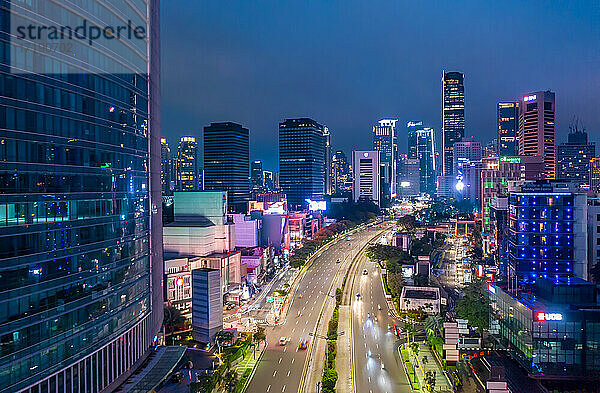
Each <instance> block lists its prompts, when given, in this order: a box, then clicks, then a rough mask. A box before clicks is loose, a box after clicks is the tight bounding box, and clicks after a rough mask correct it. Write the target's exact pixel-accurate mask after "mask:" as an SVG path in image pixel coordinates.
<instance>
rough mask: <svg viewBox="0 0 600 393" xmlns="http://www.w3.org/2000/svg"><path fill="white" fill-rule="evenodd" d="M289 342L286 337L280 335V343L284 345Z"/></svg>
mask: <svg viewBox="0 0 600 393" xmlns="http://www.w3.org/2000/svg"><path fill="white" fill-rule="evenodd" d="M285 344H287V338H286V337H280V338H279V345H281V346H283V345H285Z"/></svg>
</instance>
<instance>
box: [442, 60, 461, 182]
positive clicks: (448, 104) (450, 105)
mask: <svg viewBox="0 0 600 393" xmlns="http://www.w3.org/2000/svg"><path fill="white" fill-rule="evenodd" d="M464 79H465V75H464V74H462V73H460V72H445V71H444V72H443V73H442V146H443V149H444V150H443V151H442V154H443V157H442V170H443V174H444V175H447V176H450V175H452V174H453V158H452V157H453V148H454V143H456V142H459V141H460V140H461V139H462V138H463V137H464V136H465V86H464Z"/></svg>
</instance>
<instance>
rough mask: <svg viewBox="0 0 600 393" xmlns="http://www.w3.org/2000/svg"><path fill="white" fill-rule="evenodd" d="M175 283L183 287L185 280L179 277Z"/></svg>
mask: <svg viewBox="0 0 600 393" xmlns="http://www.w3.org/2000/svg"><path fill="white" fill-rule="evenodd" d="M175 283H176V284H177V286H178V287H180V286H183V278H182V277H179V278H178V279H177V281H176V282H175Z"/></svg>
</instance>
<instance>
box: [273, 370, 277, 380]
mask: <svg viewBox="0 0 600 393" xmlns="http://www.w3.org/2000/svg"><path fill="white" fill-rule="evenodd" d="M275 375H277V370H275V371H273V378H275Z"/></svg>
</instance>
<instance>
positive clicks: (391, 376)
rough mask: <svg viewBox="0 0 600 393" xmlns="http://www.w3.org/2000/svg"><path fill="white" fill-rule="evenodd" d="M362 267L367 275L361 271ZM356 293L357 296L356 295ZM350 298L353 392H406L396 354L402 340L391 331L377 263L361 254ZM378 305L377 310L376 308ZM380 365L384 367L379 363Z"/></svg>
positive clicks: (391, 321)
mask: <svg viewBox="0 0 600 393" xmlns="http://www.w3.org/2000/svg"><path fill="white" fill-rule="evenodd" d="M364 270H366V271H367V274H364ZM357 293H359V294H360V299H357V297H356V294H357ZM353 294H354V296H353V299H352V336H353V345H354V347H353V351H354V375H355V391H356V392H361V393H362V392H364V393H392V392H410V391H411V389H410V384H409V382H408V380H407V379H406V374H405V373H404V369H403V367H402V363H401V359H400V357H399V355H398V347H399V346H400V344H402V343H403V342H404V341H403V340H401V339H398V338H397V337H396V335H395V334H394V322H396V323H397V324H399V322H398V321H395V320H394V318H393V317H392V316H391V315H390V310H389V309H388V306H387V303H386V300H385V293H384V292H383V286H382V285H381V277H380V271H379V267H378V265H377V263H371V262H369V261H368V259H367V258H366V257H364V256H362V257H361V260H360V265H359V267H358V269H356V275H355V280H354V285H353ZM379 308H381V309H379ZM382 363H383V365H384V368H382V367H381V365H382Z"/></svg>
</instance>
